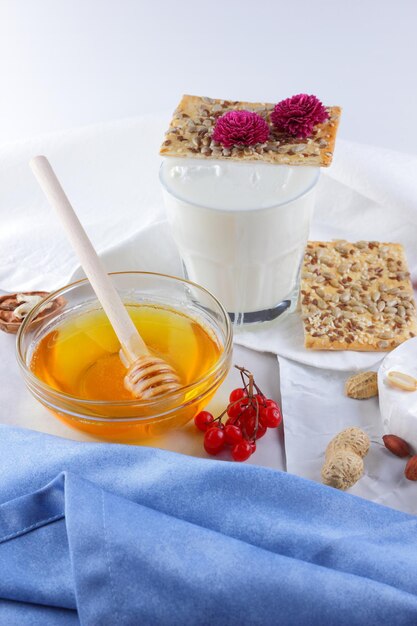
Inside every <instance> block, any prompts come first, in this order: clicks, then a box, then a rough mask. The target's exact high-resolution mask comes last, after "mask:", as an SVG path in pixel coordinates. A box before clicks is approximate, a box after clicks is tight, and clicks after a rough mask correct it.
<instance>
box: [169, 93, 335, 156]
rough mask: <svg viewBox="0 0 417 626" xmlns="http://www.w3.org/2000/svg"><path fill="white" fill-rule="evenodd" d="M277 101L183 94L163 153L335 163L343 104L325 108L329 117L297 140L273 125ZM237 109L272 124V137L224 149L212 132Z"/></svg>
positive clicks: (270, 125) (170, 154)
mask: <svg viewBox="0 0 417 626" xmlns="http://www.w3.org/2000/svg"><path fill="white" fill-rule="evenodd" d="M274 106H275V105H274V104H269V103H262V102H237V101H235V102H232V101H231V100H219V99H214V98H202V97H199V96H183V98H182V100H181V102H180V103H179V105H178V107H177V109H176V110H175V112H174V116H173V118H172V120H171V123H170V126H169V129H168V131H167V132H166V134H165V140H164V142H163V144H162V146H161V149H160V154H162V155H163V156H173V157H178V158H181V157H192V158H198V159H227V160H235V161H264V162H266V163H275V164H277V165H314V166H317V167H318V166H322V167H328V166H329V165H330V163H331V162H332V158H333V152H334V144H335V140H336V133H337V128H338V125H339V117H340V113H341V109H340V107H336V106H334V107H326V110H327V112H328V113H329V119H328V120H326V121H325V122H324V123H323V124H317V125H316V126H315V128H314V134H313V135H312V136H311V137H309V138H308V139H297V138H294V137H292V136H291V135H288V134H286V133H282V132H278V131H277V130H275V128H274V127H273V125H272V123H271V120H270V114H271V111H272V110H273V108H274ZM236 109H245V110H247V111H254V112H255V113H258V114H259V115H261V116H262V117H263V118H264V119H265V120H266V121H267V122H268V124H269V127H270V138H269V139H268V141H267V142H266V143H264V144H256V145H255V146H247V147H246V146H245V147H243V146H236V147H234V148H224V147H222V146H221V144H219V143H217V142H215V141H213V140H212V139H211V135H212V133H213V129H214V126H215V123H216V120H217V118H218V117H220V116H221V115H223V114H224V113H227V111H232V110H236Z"/></svg>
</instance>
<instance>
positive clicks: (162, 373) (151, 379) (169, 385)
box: [30, 156, 181, 400]
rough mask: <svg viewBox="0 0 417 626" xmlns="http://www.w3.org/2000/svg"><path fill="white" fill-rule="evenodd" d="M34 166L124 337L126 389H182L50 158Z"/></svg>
mask: <svg viewBox="0 0 417 626" xmlns="http://www.w3.org/2000/svg"><path fill="white" fill-rule="evenodd" d="M30 167H31V169H32V171H33V173H34V174H35V177H36V179H37V181H38V183H39V185H40V186H41V188H42V190H43V192H44V193H45V195H46V197H47V198H48V201H49V203H50V205H51V206H52V207H53V208H54V209H55V211H56V212H57V213H58V215H59V217H60V218H61V221H62V222H63V224H64V228H65V230H66V233H67V236H68V239H69V241H70V243H71V245H72V247H73V248H74V251H75V253H76V254H77V256H78V259H79V261H80V263H81V266H82V268H83V270H84V272H85V274H86V276H87V278H88V280H89V281H90V284H91V286H92V288H93V289H94V291H95V294H96V296H97V298H98V300H99V302H100V304H101V306H102V307H103V309H104V312H105V313H106V315H107V317H108V318H109V321H110V324H111V325H112V328H113V330H114V332H115V333H116V335H117V338H118V340H119V341H120V345H121V349H120V353H119V354H120V358H121V361H122V363H123V364H124V365H125V367H127V368H128V371H127V373H126V376H125V378H124V385H125V387H126V389H128V390H129V391H130V392H131V393H132V394H133V395H134V396H136V397H137V398H143V399H144V400H150V399H152V398H155V397H157V396H162V395H163V394H166V393H168V392H170V391H175V390H177V389H179V388H180V387H181V384H180V379H179V377H178V375H177V373H176V372H175V370H174V369H173V368H172V367H171V365H169V364H168V363H166V361H164V360H163V359H160V358H159V357H156V356H154V355H152V354H151V353H150V352H149V350H148V348H147V346H146V344H145V342H144V341H143V339H142V337H141V336H140V334H139V333H138V331H137V328H136V327H135V325H134V324H133V322H132V320H131V318H130V316H129V314H128V312H127V310H126V308H125V306H124V304H123V302H122V300H121V298H120V296H119V294H118V293H117V291H116V289H115V287H114V285H113V283H112V282H111V280H110V278H109V276H108V274H107V273H106V271H105V269H104V267H103V265H102V263H101V261H100V259H99V257H98V255H97V252H96V251H95V250H94V248H93V245H92V243H91V241H90V240H89V238H88V236H87V233H86V232H85V230H84V229H83V227H82V225H81V223H80V221H79V219H78V217H77V215H76V214H75V211H74V209H73V208H72V206H71V204H70V202H69V200H68V198H67V196H66V195H65V192H64V190H63V189H62V187H61V184H60V182H59V180H58V179H57V177H56V175H55V172H54V171H53V169H52V167H51V165H50V163H49V161H48V159H47V158H46V157H44V156H37V157H34V158H33V159H32V160H31V161H30Z"/></svg>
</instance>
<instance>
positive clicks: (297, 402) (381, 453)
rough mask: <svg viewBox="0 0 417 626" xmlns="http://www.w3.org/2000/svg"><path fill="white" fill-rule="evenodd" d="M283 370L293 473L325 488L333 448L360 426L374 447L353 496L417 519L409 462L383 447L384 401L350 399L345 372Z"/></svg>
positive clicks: (284, 365)
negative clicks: (336, 438) (323, 471)
mask: <svg viewBox="0 0 417 626" xmlns="http://www.w3.org/2000/svg"><path fill="white" fill-rule="evenodd" d="M412 341H416V340H414V339H413V340H412ZM407 343H409V342H407ZM392 354H394V352H393V353H392ZM390 356H391V355H390ZM387 358H388V357H387ZM279 366H280V380H281V397H282V410H283V413H284V425H285V453H286V458H287V471H288V472H290V473H292V474H297V475H298V476H303V477H304V478H309V479H311V480H315V481H317V482H321V475H320V474H321V468H322V465H323V459H324V452H325V450H326V447H327V444H328V443H329V441H330V440H331V439H332V438H333V437H334V436H335V435H336V434H337V433H338V432H340V431H341V430H344V429H345V428H348V427H350V426H357V427H359V428H362V429H363V430H365V432H367V433H368V435H369V437H370V439H371V447H370V450H369V453H368V455H367V456H366V457H365V473H364V476H363V477H362V478H361V479H360V480H359V481H358V482H357V483H356V484H355V485H354V486H353V487H352V488H351V489H350V490H349V493H352V494H355V495H357V496H361V497H362V498H368V499H369V500H373V501H374V502H378V503H379V504H384V505H386V506H391V507H394V508H396V509H399V510H401V511H404V512H405V513H413V514H417V499H416V496H415V493H416V484H415V483H414V482H411V481H409V480H407V479H406V478H405V476H404V468H405V463H406V459H400V458H398V457H396V456H394V455H393V454H391V453H390V452H388V450H386V449H385V447H384V446H383V443H382V433H383V427H382V420H381V415H380V411H379V405H378V398H370V399H368V400H353V399H352V398H347V397H346V396H345V394H344V384H345V380H346V377H347V374H346V373H345V372H336V371H330V370H327V371H326V370H323V369H317V368H316V367H308V366H305V365H301V364H299V363H295V362H294V361H289V360H288V359H285V358H283V357H280V358H279ZM416 393H417V392H416Z"/></svg>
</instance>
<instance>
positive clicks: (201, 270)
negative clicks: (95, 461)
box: [160, 158, 320, 326]
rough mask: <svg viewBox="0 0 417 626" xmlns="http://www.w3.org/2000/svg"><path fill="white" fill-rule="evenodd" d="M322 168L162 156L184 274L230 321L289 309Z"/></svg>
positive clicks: (167, 199)
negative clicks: (216, 301)
mask: <svg viewBox="0 0 417 626" xmlns="http://www.w3.org/2000/svg"><path fill="white" fill-rule="evenodd" d="M319 171H320V170H319V168H316V167H289V166H284V165H281V166H276V165H269V164H265V163H260V164H257V163H236V162H227V161H214V160H213V161H212V160H210V161H204V160H199V159H174V158H168V159H166V160H165V161H164V162H163V163H162V166H161V170H160V180H161V183H162V188H163V194H164V201H165V205H166V208H167V213H168V219H169V221H170V223H171V226H172V233H173V236H174V239H175V241H176V244H177V246H178V249H179V253H180V255H181V258H182V261H183V265H184V270H185V274H186V277H187V278H189V279H190V280H193V281H195V282H198V283H199V284H201V285H203V286H205V287H206V288H207V289H209V290H210V291H211V292H212V293H213V294H214V295H215V296H216V297H217V298H218V299H219V300H220V302H222V304H223V305H224V307H225V309H226V310H227V311H228V313H229V315H230V317H231V319H232V320H233V322H234V324H235V326H239V325H240V324H244V323H254V322H264V321H269V320H272V319H275V318H277V317H278V316H279V315H281V314H282V313H283V312H284V311H290V310H293V309H294V308H295V306H296V303H297V298H298V284H299V272H300V265H301V260H302V257H303V253H304V250H305V246H306V243H307V239H308V234H309V227H310V220H311V216H312V211H313V206H314V199H315V190H316V185H317V182H318V179H319Z"/></svg>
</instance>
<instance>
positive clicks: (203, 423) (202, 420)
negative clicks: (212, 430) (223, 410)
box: [194, 411, 214, 433]
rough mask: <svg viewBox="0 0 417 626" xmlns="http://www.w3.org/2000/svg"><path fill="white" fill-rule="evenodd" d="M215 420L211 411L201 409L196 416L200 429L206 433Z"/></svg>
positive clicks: (195, 419)
mask: <svg viewBox="0 0 417 626" xmlns="http://www.w3.org/2000/svg"><path fill="white" fill-rule="evenodd" d="M213 420H214V417H213V415H212V414H211V413H209V412H208V411H200V413H197V415H196V416H195V418H194V424H195V425H196V426H197V428H198V429H199V430H202V431H203V433H204V432H205V431H206V430H207V428H208V427H209V425H210V424H211V423H212V421H213Z"/></svg>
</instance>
